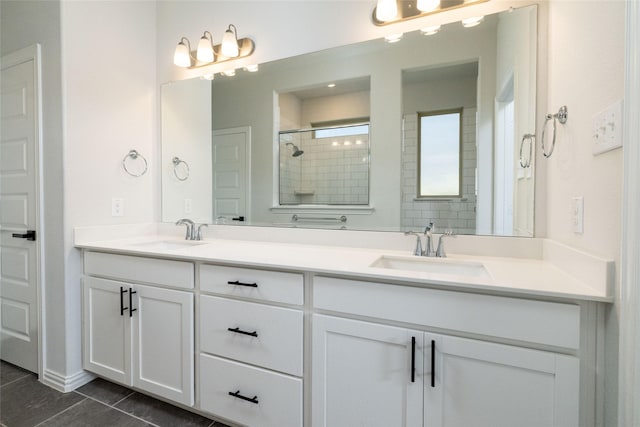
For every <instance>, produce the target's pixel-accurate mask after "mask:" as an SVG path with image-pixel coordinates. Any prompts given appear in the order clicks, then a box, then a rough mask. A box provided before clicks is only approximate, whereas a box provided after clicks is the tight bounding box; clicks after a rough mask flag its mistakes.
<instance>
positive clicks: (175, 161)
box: [171, 157, 189, 181]
mask: <svg viewBox="0 0 640 427" xmlns="http://www.w3.org/2000/svg"><path fill="white" fill-rule="evenodd" d="M171 162H172V163H173V174H174V175H175V176H176V178H178V181H186V180H187V179H188V178H189V164H188V163H187V162H185V161H184V160H182V159H180V158H179V157H174V158H173V160H171ZM181 163H182V164H184V167H185V168H186V172H185V173H184V174H179V173H178V166H180V164H181Z"/></svg>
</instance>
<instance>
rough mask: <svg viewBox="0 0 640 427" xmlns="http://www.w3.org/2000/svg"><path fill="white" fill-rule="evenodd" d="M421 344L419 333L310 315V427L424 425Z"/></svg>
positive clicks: (421, 339) (398, 426) (396, 426)
mask: <svg viewBox="0 0 640 427" xmlns="http://www.w3.org/2000/svg"><path fill="white" fill-rule="evenodd" d="M414 342H415V344H413V343H414ZM422 343H423V333H422V332H420V331H412V330H408V329H403V328H396V327H391V326H386V325H378V324H375V323H369V322H360V321H355V320H349V319H341V318H337V317H329V316H321V315H315V316H313V345H312V349H313V355H312V357H313V360H312V388H313V392H312V399H313V401H312V405H313V409H312V417H313V426H314V427H354V426H367V427H374V426H384V427H389V426H394V427H401V426H422V397H423V378H422V377H423V375H422V367H423V365H422V363H423V356H422ZM412 367H413V368H414V369H412Z"/></svg>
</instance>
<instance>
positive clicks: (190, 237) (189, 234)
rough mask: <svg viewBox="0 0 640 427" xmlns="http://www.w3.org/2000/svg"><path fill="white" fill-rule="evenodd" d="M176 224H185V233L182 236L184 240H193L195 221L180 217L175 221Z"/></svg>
mask: <svg viewBox="0 0 640 427" xmlns="http://www.w3.org/2000/svg"><path fill="white" fill-rule="evenodd" d="M176 225H186V226H187V233H186V234H185V236H184V239H185V240H193V227H194V226H195V223H194V222H193V221H191V220H190V219H188V218H182V219H179V220H177V221H176Z"/></svg>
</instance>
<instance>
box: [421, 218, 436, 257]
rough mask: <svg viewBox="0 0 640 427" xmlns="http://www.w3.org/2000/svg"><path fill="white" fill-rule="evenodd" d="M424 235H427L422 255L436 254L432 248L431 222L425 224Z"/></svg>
mask: <svg viewBox="0 0 640 427" xmlns="http://www.w3.org/2000/svg"><path fill="white" fill-rule="evenodd" d="M424 235H425V236H427V241H426V242H425V247H424V250H423V251H422V256H436V252H435V251H434V250H433V222H430V223H429V224H427V226H426V227H425V228H424Z"/></svg>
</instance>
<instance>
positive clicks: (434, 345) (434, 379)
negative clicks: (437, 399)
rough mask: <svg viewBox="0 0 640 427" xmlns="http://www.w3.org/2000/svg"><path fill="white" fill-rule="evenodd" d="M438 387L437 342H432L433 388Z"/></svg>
mask: <svg viewBox="0 0 640 427" xmlns="http://www.w3.org/2000/svg"><path fill="white" fill-rule="evenodd" d="M435 386H436V342H435V340H431V387H435Z"/></svg>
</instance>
